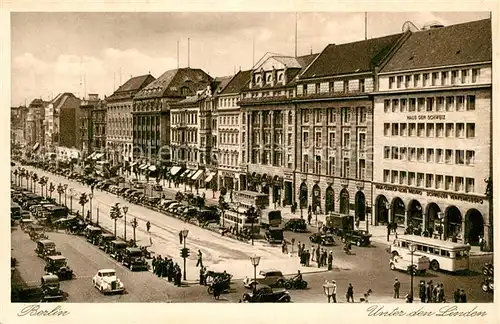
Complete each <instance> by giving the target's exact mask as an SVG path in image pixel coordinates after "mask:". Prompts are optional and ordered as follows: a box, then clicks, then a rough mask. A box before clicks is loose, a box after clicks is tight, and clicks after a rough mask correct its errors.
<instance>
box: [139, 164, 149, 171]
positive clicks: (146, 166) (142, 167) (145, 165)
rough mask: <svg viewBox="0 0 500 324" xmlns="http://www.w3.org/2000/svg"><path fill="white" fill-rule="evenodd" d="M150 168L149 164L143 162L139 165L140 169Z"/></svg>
mask: <svg viewBox="0 0 500 324" xmlns="http://www.w3.org/2000/svg"><path fill="white" fill-rule="evenodd" d="M147 168H148V165H147V164H143V165H141V166H140V167H139V169H141V170H144V169H147Z"/></svg>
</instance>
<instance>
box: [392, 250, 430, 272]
mask: <svg viewBox="0 0 500 324" xmlns="http://www.w3.org/2000/svg"><path fill="white" fill-rule="evenodd" d="M430 264H431V261H430V259H429V258H428V257H426V256H414V257H413V267H412V263H411V256H410V255H406V256H400V255H395V256H393V257H391V259H390V260H389V267H390V268H391V270H402V271H406V272H408V273H411V271H412V268H413V275H419V274H425V272H426V271H427V269H429V265H430Z"/></svg>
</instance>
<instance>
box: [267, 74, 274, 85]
mask: <svg viewBox="0 0 500 324" xmlns="http://www.w3.org/2000/svg"><path fill="white" fill-rule="evenodd" d="M272 78H273V76H272V75H271V74H269V75H268V76H267V83H271V80H272Z"/></svg>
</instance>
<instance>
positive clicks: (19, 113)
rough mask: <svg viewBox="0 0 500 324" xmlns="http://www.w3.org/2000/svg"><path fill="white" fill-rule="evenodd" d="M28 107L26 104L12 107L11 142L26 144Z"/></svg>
mask: <svg viewBox="0 0 500 324" xmlns="http://www.w3.org/2000/svg"><path fill="white" fill-rule="evenodd" d="M27 116H28V108H27V107H25V106H19V107H11V108H10V140H11V144H16V145H17V144H19V145H25V144H26V118H27Z"/></svg>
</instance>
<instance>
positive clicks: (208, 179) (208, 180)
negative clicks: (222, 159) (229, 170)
mask: <svg viewBox="0 0 500 324" xmlns="http://www.w3.org/2000/svg"><path fill="white" fill-rule="evenodd" d="M214 176H215V173H214V172H210V174H209V175H208V177H207V178H206V179H205V182H210V181H212V179H213V178H214Z"/></svg>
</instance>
